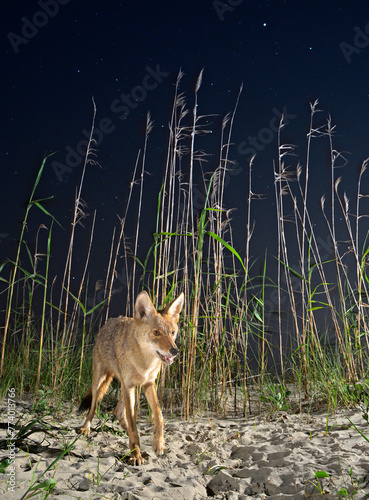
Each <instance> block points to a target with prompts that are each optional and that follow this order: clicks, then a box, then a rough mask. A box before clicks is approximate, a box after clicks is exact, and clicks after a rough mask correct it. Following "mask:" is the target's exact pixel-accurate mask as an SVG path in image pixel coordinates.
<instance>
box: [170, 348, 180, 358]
mask: <svg viewBox="0 0 369 500" xmlns="http://www.w3.org/2000/svg"><path fill="white" fill-rule="evenodd" d="M178 353H179V350H178V349H177V348H176V347H172V348H171V350H170V354H171V355H172V356H177V354H178Z"/></svg>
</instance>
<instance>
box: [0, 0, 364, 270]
mask: <svg viewBox="0 0 369 500" xmlns="http://www.w3.org/2000/svg"><path fill="white" fill-rule="evenodd" d="M1 10H2V12H1V21H0V26H1V44H2V45H1V59H2V60H1V63H2V64H1V67H2V75H3V77H2V79H1V83H0V85H1V90H2V92H1V95H2V133H1V143H0V160H1V169H2V181H1V186H2V189H1V191H2V197H1V205H0V206H1V211H0V236H1V238H0V261H1V260H3V259H5V257H12V256H13V252H14V248H15V244H16V241H17V238H18V237H19V232H20V222H21V220H22V217H23V214H24V208H25V202H26V201H27V198H28V196H29V193H30V191H31V188H32V185H33V182H34V179H35V177H36V175H37V172H38V168H39V166H40V164H41V161H42V158H43V156H44V154H45V153H51V152H56V153H55V155H54V156H53V157H52V158H50V159H49V160H48V162H47V165H46V168H45V173H44V176H43V178H42V181H41V183H40V186H39V189H38V196H39V197H46V196H54V198H53V200H52V201H50V202H49V203H48V209H49V210H50V211H51V212H52V213H53V214H55V216H56V218H57V219H58V220H59V221H60V223H61V224H62V225H63V227H64V231H61V230H60V231H59V230H58V232H57V233H55V236H54V238H56V239H57V240H58V239H59V241H60V247H61V248H63V244H65V243H66V242H67V240H68V236H69V227H70V226H69V224H70V221H71V214H72V209H73V199H74V194H75V189H76V185H77V184H78V182H79V179H80V175H81V164H80V162H81V151H82V149H83V142H82V143H81V141H84V140H85V139H86V137H85V135H86V134H87V133H88V131H89V130H90V127H91V120H92V111H93V107H92V97H94V99H95V102H96V106H97V117H96V126H97V127H98V128H99V130H100V132H99V133H97V134H96V135H95V136H96V138H97V139H98V140H99V144H98V146H97V160H98V162H99V164H100V166H97V165H96V166H89V167H88V172H87V177H86V182H85V187H84V190H83V193H82V198H83V199H84V200H85V202H86V204H87V208H86V210H87V211H88V212H89V213H92V212H93V210H95V209H96V210H97V223H96V232H95V234H96V240H95V243H94V253H93V264H94V266H95V268H96V269H99V267H101V276H100V277H101V278H103V277H104V269H105V268H106V262H107V258H106V256H107V253H108V251H109V248H108V247H109V245H110V243H109V242H110V237H111V232H112V228H113V226H114V224H116V222H117V220H118V219H117V214H122V212H123V208H124V203H125V199H126V194H127V190H128V183H129V181H130V178H131V173H132V170H133V168H134V164H135V160H136V156H137V152H138V150H139V149H140V148H142V145H143V141H144V129H145V121H146V114H147V112H148V111H150V112H151V115H152V118H153V120H154V122H155V123H154V131H153V133H152V136H151V138H150V142H149V147H148V159H147V170H148V172H149V173H150V174H152V175H150V176H147V179H148V180H147V183H146V185H145V199H146V202H147V207H148V208H147V210H148V211H147V215H146V220H147V227H146V228H145V230H146V231H147V234H148V238H149V237H150V235H151V234H152V232H153V231H154V220H155V217H154V215H153V213H152V208H153V207H155V203H156V199H157V193H158V189H159V187H160V183H161V175H162V172H163V168H164V165H165V160H166V146H167V138H168V127H167V124H168V121H169V119H170V112H171V106H172V102H173V95H174V85H173V84H174V82H175V80H176V77H177V74H178V71H179V69H180V68H182V70H183V71H184V73H185V76H184V78H183V82H182V85H181V88H180V90H181V91H183V92H185V93H186V94H187V96H188V102H189V105H190V106H192V104H193V91H194V86H195V82H196V79H197V76H198V74H199V72H200V71H201V69H202V68H204V75H203V83H202V87H201V89H200V92H199V111H200V113H201V114H203V115H206V114H216V115H218V116H214V117H212V118H211V119H210V118H209V120H208V127H209V129H212V131H213V132H214V137H213V138H212V137H210V138H209V139H208V142H206V141H205V142H204V147H205V148H206V149H207V152H208V153H210V154H212V156H210V157H209V162H208V164H207V166H206V168H207V169H208V170H212V169H214V168H216V166H217V164H216V160H217V154H218V151H217V150H216V146H217V144H219V142H218V137H219V130H220V123H221V120H222V117H223V116H224V115H225V114H226V113H228V112H229V111H232V109H233V107H234V105H235V102H236V99H237V95H238V90H239V87H240V85H241V83H243V92H242V95H241V98H240V103H239V107H238V110H237V114H236V118H235V122H234V133H233V136H232V140H233V146H232V147H231V153H230V154H231V158H232V159H234V160H235V161H237V162H238V165H239V166H240V168H241V169H240V173H239V174H237V175H235V176H231V179H230V183H229V185H228V187H227V196H226V206H227V208H233V207H234V208H236V209H237V210H236V212H235V213H234V223H235V226H236V228H238V231H237V237H236V238H237V241H236V243H237V245H238V247H239V248H240V249H242V245H243V244H244V240H245V236H244V233H243V228H244V212H245V206H246V198H247V175H248V174H247V159H248V158H249V155H250V152H251V150H252V149H254V150H257V151H256V152H257V153H258V154H257V158H256V161H255V167H254V181H253V182H254V188H253V191H254V192H256V193H263V194H265V199H264V200H263V201H258V202H256V205H255V213H254V217H255V219H256V226H255V233H254V239H253V245H254V246H253V247H252V254H253V255H254V256H258V255H260V253H263V252H264V249H265V248H266V247H268V249H270V251H271V252H272V253H276V250H275V249H274V248H273V245H272V242H273V234H275V225H276V223H275V212H274V208H273V207H274V189H273V159H275V158H276V144H277V143H276V140H277V137H276V136H277V134H276V132H275V127H276V123H277V120H276V117H277V118H278V119H279V117H280V113H281V112H282V111H284V113H285V114H286V116H287V117H288V119H289V122H290V123H289V126H288V127H287V128H286V130H285V132H284V134H285V140H286V141H287V142H290V143H293V144H296V145H297V146H298V148H297V154H298V155H299V156H300V159H301V161H302V163H303V161H304V155H305V151H306V146H305V144H306V133H307V131H308V126H309V120H310V108H309V103H310V102H312V101H314V100H315V99H317V98H318V99H319V102H320V105H319V107H320V109H322V110H323V113H321V114H319V116H318V117H317V123H318V124H323V123H324V121H325V120H326V118H327V116H328V114H330V115H331V116H332V120H333V123H334V124H336V125H337V138H336V144H335V147H336V148H337V149H338V150H340V151H347V152H348V153H347V158H348V160H349V163H348V164H347V165H346V167H345V169H343V172H342V174H343V176H344V183H345V184H344V185H345V188H346V189H347V190H348V192H349V194H352V193H354V190H355V188H356V181H357V173H358V170H359V167H360V165H361V162H362V161H363V160H364V159H365V158H366V157H367V156H369V141H368V139H369V128H368V117H369V73H368V70H369V38H368V36H367V34H366V33H369V7H368V6H367V4H365V3H364V2H357V1H356V2H347V1H346V2H344V1H341V0H335V1H333V0H332V1H323V2H322V1H310V2H296V1H291V0H286V1H281V2H272V1H270V2H269V1H258V2H257V1H253V0H250V1H246V0H243V1H242V0H233V2H232V3H229V4H227V5H225V4H223V3H222V2H219V1H211V0H206V1H196V2H195V1H186V2H185V1H172V2H160V1H159V2H151V1H141V2H133V1H130V2H118V1H110V2H103V1H98V0H90V1H88V2H87V1H78V2H77V0H63V1H62V0H59V1H56V0H45V1H38V2H37V1H27V2H26V1H21V2H12V1H10V0H4V1H3V2H2V9H1ZM217 134H218V135H217ZM81 148H82V149H81ZM319 148H321V150H320V149H319ZM78 150H80V152H78ZM328 160H329V158H328V157H327V150H326V149H325V146H324V147H323V146H321V145H319V146H318V149H317V154H316V161H315V162H314V163H313V164H312V165H311V179H312V189H311V198H310V203H311V207H312V211H313V212H314V211H315V210H316V212H317V213H318V209H319V199H320V196H321V195H322V194H324V193H326V192H328V191H329V178H330V170H329V161H328ZM296 161H297V160H296ZM364 180H365V183H367V182H368V181H369V179H367V178H365V179H364ZM365 183H364V186H365ZM368 191H369V190H368ZM150 203H151V205H150ZM317 217H318V215H317ZM31 219H32V222H31V224H30V231H29V234H31V229H32V224H34V228H37V226H38V224H40V223H41V222H42V223H45V224H46V223H47V221H46V220H45V218H44V217H43V216H42V214H41V213H37V212H36V211H34V214H33V216H32V217H31ZM86 233H87V231H86ZM32 238H33V236H32V237H31V236H30V239H31V240H32ZM61 255H62V254H61ZM60 258H61V257H60ZM96 272H97V275H99V272H98V271H96Z"/></svg>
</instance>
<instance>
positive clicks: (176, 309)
mask: <svg viewBox="0 0 369 500" xmlns="http://www.w3.org/2000/svg"><path fill="white" fill-rule="evenodd" d="M183 301H184V295H183V293H181V295H180V296H179V297H178V298H177V299H176V300H175V301H174V302H172V303H171V304H170V306H169V307H168V309H167V311H166V313H167V314H169V316H172V318H173V319H174V321H176V322H178V320H179V314H180V312H181V311H182V307H183Z"/></svg>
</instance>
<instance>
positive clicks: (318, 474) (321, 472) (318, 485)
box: [311, 470, 331, 495]
mask: <svg viewBox="0 0 369 500" xmlns="http://www.w3.org/2000/svg"><path fill="white" fill-rule="evenodd" d="M328 477H331V476H330V474H328V472H325V471H324V470H318V471H317V472H316V473H315V475H314V478H315V479H316V483H313V482H311V484H312V485H313V486H314V487H315V488H316V489H317V490H318V491H319V493H320V494H321V495H325V491H324V488H323V485H322V483H321V481H320V479H325V478H328Z"/></svg>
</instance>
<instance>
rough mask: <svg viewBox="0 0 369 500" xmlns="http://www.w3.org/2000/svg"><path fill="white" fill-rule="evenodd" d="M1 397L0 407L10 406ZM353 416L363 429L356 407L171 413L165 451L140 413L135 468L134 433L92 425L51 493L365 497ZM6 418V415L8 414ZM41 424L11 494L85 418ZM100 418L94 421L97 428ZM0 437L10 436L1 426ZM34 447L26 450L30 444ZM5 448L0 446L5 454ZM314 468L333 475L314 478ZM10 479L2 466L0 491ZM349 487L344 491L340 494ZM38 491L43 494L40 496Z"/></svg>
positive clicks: (364, 457) (20, 490)
mask: <svg viewBox="0 0 369 500" xmlns="http://www.w3.org/2000/svg"><path fill="white" fill-rule="evenodd" d="M3 410H4V405H2V414H3V415H5V414H6V413H4V411H3ZM17 412H18V413H19V414H21V413H22V412H23V413H22V414H23V417H22V418H23V423H24V424H25V423H26V422H27V421H30V420H31V419H32V416H31V415H29V404H28V405H27V403H24V404H22V403H20V404H18V405H17ZM346 416H348V417H349V418H350V419H351V420H352V421H353V422H354V423H355V424H356V425H357V426H358V427H359V428H360V429H361V430H362V432H364V433H367V434H369V429H368V425H367V424H366V422H365V421H364V420H363V418H362V416H361V413H360V412H359V411H349V410H344V411H340V412H338V413H337V414H336V415H330V416H329V419H328V422H327V414H315V415H309V416H308V415H305V414H302V415H294V414H274V415H273V418H270V416H269V417H268V418H266V416H265V415H264V416H262V415H259V416H253V417H250V418H232V417H228V418H216V417H211V416H207V417H206V416H198V417H196V418H193V419H192V420H190V421H181V420H180V419H168V418H166V426H165V427H166V430H165V437H166V450H167V452H166V455H165V456H164V457H163V458H157V457H156V456H155V454H154V452H153V451H152V448H151V444H152V425H151V424H150V423H149V422H148V420H147V419H140V420H139V432H140V436H141V445H142V450H143V452H144V453H145V455H146V457H147V459H148V460H147V463H146V464H145V465H143V466H141V467H133V466H131V465H129V464H128V463H127V462H126V461H125V460H121V457H122V455H124V454H126V453H127V452H128V449H127V446H128V439H127V437H126V436H125V435H116V434H115V433H114V431H117V432H119V433H120V427H119V424H118V423H117V422H114V423H113V424H112V423H109V425H110V427H111V428H110V430H109V429H108V430H105V431H103V432H102V431H100V432H96V431H92V433H91V437H90V438H88V439H86V438H84V437H81V438H80V439H78V440H77V441H76V443H75V445H74V447H73V449H72V450H71V451H70V452H69V453H67V454H66V455H65V456H64V457H63V458H62V459H61V460H59V461H58V462H57V463H56V464H55V467H53V468H52V469H51V470H50V471H48V472H46V474H45V475H44V476H43V478H42V481H43V480H45V478H54V479H55V480H56V485H55V488H54V490H53V492H52V494H51V495H50V496H49V498H58V499H63V500H64V499H67V498H68V499H70V498H80V499H98V498H108V499H110V498H111V499H113V498H122V499H132V500H138V499H170V500H177V499H178V500H180V499H181V500H182V499H185V500H192V499H194V500H195V499H202V498H218V499H229V500H236V499H251V498H253V499H264V498H268V499H288V498H291V499H300V498H301V499H303V498H318V497H320V496H321V494H320V489H321V490H323V491H324V492H325V495H324V498H325V499H337V498H355V499H362V498H366V494H369V443H368V442H366V441H365V439H364V438H363V437H362V436H361V435H360V434H359V433H358V432H357V431H356V430H355V429H354V428H353V427H351V426H350V422H349V421H348V420H347V418H346ZM2 421H3V422H4V419H2ZM42 421H43V422H47V423H48V424H49V425H50V430H49V431H46V432H45V430H42V429H41V428H40V431H39V432H37V433H34V434H32V435H30V436H29V437H28V438H26V439H25V440H23V441H20V442H18V443H16V458H15V465H16V470H15V474H16V476H15V482H16V487H15V492H14V493H13V492H10V491H8V492H7V493H5V497H6V498H15V499H20V498H21V497H22V495H23V494H24V492H25V491H26V490H27V488H28V487H29V484H30V481H31V480H32V477H33V475H34V477H38V476H39V475H40V474H41V473H42V472H43V471H45V470H46V468H47V467H48V466H49V465H50V464H51V463H52V462H53V460H55V458H56V457H58V456H59V455H60V453H61V452H62V450H63V449H64V448H63V446H66V444H67V443H70V442H72V441H73V440H74V439H76V437H77V434H76V428H78V427H79V426H80V425H81V422H82V420H81V418H79V417H77V416H74V415H71V416H70V417H67V418H64V419H63V420H62V421H60V422H58V421H56V420H55V419H52V418H51V417H50V416H48V417H44V418H43V419H42ZM97 426H98V420H97V419H95V420H94V421H93V426H92V428H93V429H94V428H95V427H97ZM2 427H3V428H2V429H1V435H0V439H1V440H3V439H5V437H6V429H5V426H4V425H3V426H2ZM27 449H28V451H27ZM7 455H8V449H4V448H3V449H1V450H0V458H1V459H2V458H4V457H7ZM317 471H325V472H326V473H328V474H329V477H327V478H324V479H320V480H319V483H318V479H316V478H315V474H316V472H317ZM8 477H9V476H7V475H6V474H0V492H2V493H4V492H6V491H7V487H8V485H9V483H8ZM345 491H346V492H347V495H346V496H344V495H343V493H344V492H345ZM349 495H351V496H349ZM34 498H41V496H40V495H39V496H38V497H34Z"/></svg>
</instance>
